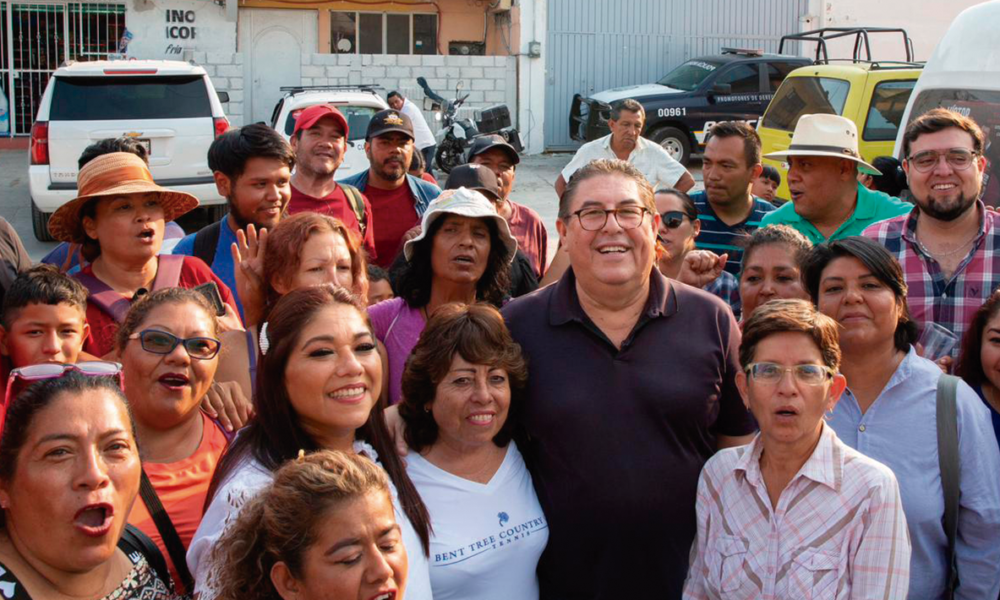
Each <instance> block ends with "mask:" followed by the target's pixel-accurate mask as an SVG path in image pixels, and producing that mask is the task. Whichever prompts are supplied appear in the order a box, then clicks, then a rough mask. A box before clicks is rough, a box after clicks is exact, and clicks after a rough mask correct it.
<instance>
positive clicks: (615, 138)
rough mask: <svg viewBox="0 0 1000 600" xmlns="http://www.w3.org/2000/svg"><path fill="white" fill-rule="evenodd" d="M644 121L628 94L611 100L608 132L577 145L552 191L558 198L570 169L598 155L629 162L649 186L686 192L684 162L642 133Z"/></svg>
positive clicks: (688, 184) (688, 180)
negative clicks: (625, 98)
mask: <svg viewBox="0 0 1000 600" xmlns="http://www.w3.org/2000/svg"><path fill="white" fill-rule="evenodd" d="M645 122H646V111H645V110H644V109H643V108H642V104H639V102H638V101H636V100H633V99H631V98H629V99H627V100H622V101H621V102H617V103H615V105H614V106H613V107H612V108H611V118H610V119H609V120H608V127H610V128H611V133H610V134H608V135H606V136H604V137H602V138H598V139H596V140H594V141H592V142H587V143H586V144H584V145H583V146H580V149H579V150H577V151H576V155H575V156H574V157H573V160H571V161H570V162H569V164H568V165H566V167H565V168H564V169H563V170H562V173H561V174H560V175H559V178H558V179H556V185H555V187H556V194H558V195H559V197H560V198H561V197H562V195H563V191H564V190H565V189H566V182H567V181H569V178H570V177H572V176H573V173H576V172H577V170H579V169H580V168H581V167H583V166H584V165H586V164H587V163H589V162H590V161H593V160H598V159H602V158H606V159H619V160H624V161H626V162H629V163H632V165H633V166H635V168H636V169H639V172H641V173H642V174H643V176H644V177H645V178H646V180H647V181H649V183H650V185H652V186H653V189H659V188H676V189H678V190H681V191H682V192H686V191H688V190H689V189H691V188H692V187H694V177H692V176H691V173H689V172H688V170H687V169H685V168H684V165H682V164H681V163H679V162H677V161H676V160H674V159H673V157H671V156H670V154H668V153H667V151H666V150H664V149H663V147H662V146H660V145H659V144H657V143H655V142H651V141H649V140H647V139H645V138H643V137H642V135H641V134H642V127H643V125H644V124H645Z"/></svg>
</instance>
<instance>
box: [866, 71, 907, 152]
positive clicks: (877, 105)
mask: <svg viewBox="0 0 1000 600" xmlns="http://www.w3.org/2000/svg"><path fill="white" fill-rule="evenodd" d="M916 83H917V80H916V79H911V80H909V81H883V82H882V83H880V84H878V85H876V86H875V90H874V91H873V92H872V103H871V105H870V106H869V107H868V118H867V119H865V128H864V130H862V132H861V139H863V140H865V141H868V142H894V141H896V133H898V132H899V122H900V121H902V120H903V112H904V111H905V110H906V103H907V102H909V100H910V94H911V93H912V92H913V86H914V85H915V84H916Z"/></svg>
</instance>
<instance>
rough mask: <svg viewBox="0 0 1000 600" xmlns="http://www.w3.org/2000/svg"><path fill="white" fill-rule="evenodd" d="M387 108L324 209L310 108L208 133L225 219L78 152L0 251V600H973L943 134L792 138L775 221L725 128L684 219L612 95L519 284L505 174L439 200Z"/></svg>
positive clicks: (952, 222) (983, 333) (496, 170)
mask: <svg viewBox="0 0 1000 600" xmlns="http://www.w3.org/2000/svg"><path fill="white" fill-rule="evenodd" d="M390 105H391V106H392V107H393V108H391V109H388V110H384V111H382V112H379V113H378V114H376V115H374V117H373V118H372V120H371V122H370V124H369V126H368V130H367V135H366V138H365V152H366V155H367V156H368V159H369V162H370V168H369V169H368V170H365V171H363V172H361V173H358V174H357V175H355V176H353V177H351V178H349V179H348V180H345V181H339V180H337V179H336V173H337V169H338V167H339V166H340V164H341V161H342V160H343V156H344V152H345V150H346V140H347V139H348V134H349V131H348V122H347V119H345V118H344V116H343V115H342V114H341V113H340V112H339V111H338V110H337V109H336V108H335V107H333V106H327V105H321V106H315V107H310V108H308V109H306V110H304V111H302V112H301V113H300V114H299V115H298V117H297V120H296V124H295V128H294V133H293V135H292V138H291V142H290V143H287V142H285V141H284V140H283V139H282V137H281V136H280V135H279V134H278V133H277V132H275V131H274V130H272V129H270V128H269V127H267V126H265V125H263V124H254V125H247V126H245V127H242V128H238V129H231V130H230V131H228V132H226V133H224V134H222V135H221V136H219V137H218V138H217V139H216V140H215V142H214V143H213V144H212V147H211V149H210V150H209V156H208V159H209V165H210V166H211V168H212V171H213V173H214V178H215V182H216V186H217V188H218V191H219V193H220V195H222V196H224V197H225V198H226V199H227V202H228V206H229V212H228V214H227V215H226V216H225V217H223V218H222V220H220V221H218V222H215V223H211V224H209V225H207V226H206V227H204V228H202V229H201V230H199V231H197V232H192V233H190V234H189V235H178V234H176V233H175V232H176V231H177V229H178V227H177V225H176V223H175V222H174V221H175V220H176V219H177V218H178V217H180V216H182V215H183V214H185V213H187V212H189V211H190V210H192V209H194V208H195V207H196V206H197V205H198V199H197V198H194V197H193V196H190V195H187V194H183V193H179V192H176V191H173V190H170V189H167V188H164V187H162V186H159V185H157V184H156V183H155V182H154V181H153V179H152V177H151V175H150V173H149V169H148V167H147V163H146V161H147V158H148V157H147V154H146V151H145V149H144V148H143V147H142V146H141V145H139V144H137V143H136V142H135V141H134V140H130V139H127V138H122V139H109V140H101V141H99V142H97V143H95V144H94V145H92V146H91V147H89V148H88V149H87V150H86V151H85V153H84V155H83V156H82V157H81V160H80V163H81V168H80V172H79V177H78V188H79V195H78V197H77V198H76V199H74V200H73V201H71V202H69V203H67V204H66V205H64V206H63V207H61V208H60V209H59V210H58V211H57V212H56V213H55V214H54V215H53V216H52V219H51V221H50V231H51V233H52V235H53V236H54V237H56V238H57V239H59V240H60V241H61V242H63V245H62V246H60V247H59V248H57V249H56V250H55V251H53V252H52V253H51V254H50V255H49V256H48V257H46V259H44V262H47V263H49V264H40V265H37V266H33V265H32V264H31V261H30V260H28V259H27V257H26V253H25V252H24V248H23V246H22V245H21V244H20V242H19V240H17V237H16V234H15V233H14V231H13V229H12V228H10V227H9V226H8V225H7V224H6V223H5V222H0V256H2V257H3V261H2V264H0V291H2V293H3V296H2V314H0V360H2V369H3V378H2V379H0V383H3V384H4V386H5V387H4V389H3V390H2V392H3V394H4V404H3V407H2V409H0V594H2V595H3V597H4V598H16V599H18V600H21V599H25V598H36V599H38V598H61V597H75V598H91V599H98V598H115V599H139V598H142V599H153V600H161V599H173V598H199V599H201V600H215V599H219V600H237V599H243V598H251V599H256V598H259V599H261V600H264V599H269V600H272V599H279V598H280V599H283V600H291V599H293V598H294V599H300V600H318V599H331V598H333V599H338V600H339V599H346V598H351V599H354V598H362V599H366V600H375V599H377V600H402V599H403V598H406V599H408V600H430V599H438V600H447V599H452V598H454V599H459V598H461V599H468V600H495V599H496V600H499V599H507V598H517V599H519V600H521V599H524V600H532V599H541V600H561V599H564V598H565V599H570V598H572V599H579V598H595V599H608V600H612V599H614V600H617V599H619V598H624V597H632V596H639V597H656V598H682V597H683V598H685V599H689V600H696V599H709V598H740V599H751V598H776V599H777V598H782V599H793V598H796V599H797V598H831V599H834V598H835V599H862V598H866V599H867V598H882V599H893V600H904V599H909V600H945V599H947V600H951V599H953V598H955V599H962V600H973V599H975V600H983V599H986V600H994V599H997V598H998V597H1000V391H998V390H1000V290H998V289H997V288H998V287H1000V262H997V261H1000V257H998V256H997V255H996V250H997V249H996V248H995V247H994V246H995V245H996V244H997V240H1000V229H995V228H996V227H997V226H998V225H1000V223H998V222H997V220H998V219H1000V216H998V215H997V213H996V212H995V211H993V210H992V209H990V208H988V207H986V206H985V205H984V204H983V202H982V201H981V200H980V199H979V196H980V193H981V188H982V181H983V172H984V169H985V166H986V159H985V158H984V156H983V150H984V145H985V138H984V134H983V132H982V130H981V129H980V128H979V126H978V125H976V123H975V122H973V121H972V120H970V119H969V118H967V117H965V116H962V115H961V114H958V113H955V112H952V111H948V110H944V109H935V110H932V111H930V112H928V113H926V114H924V115H922V116H920V117H919V118H917V119H915V120H914V121H913V122H912V123H911V124H910V125H908V127H907V129H906V132H905V135H904V147H903V156H904V159H903V160H902V162H901V163H892V162H887V161H875V162H876V164H869V163H868V162H866V161H865V160H864V159H863V158H862V157H861V155H860V154H859V153H858V136H857V129H856V127H855V126H854V124H853V123H851V122H850V121H848V120H847V119H844V118H842V117H838V116H835V115H809V116H804V117H802V118H801V119H800V120H799V122H798V125H797V126H796V129H795V132H794V135H793V137H792V142H791V145H790V147H789V148H788V150H787V151H783V152H780V153H776V154H771V155H768V156H767V158H772V159H779V160H786V161H787V162H788V164H789V170H788V174H787V184H788V189H789V191H790V194H791V201H790V202H788V203H786V204H784V205H782V206H780V207H779V206H776V205H775V204H774V203H773V200H774V197H775V190H776V189H777V188H778V187H779V186H780V184H781V175H780V174H779V173H778V172H777V171H776V170H775V169H773V168H771V167H766V166H765V165H763V164H762V158H763V157H762V150H761V143H760V138H759V137H758V135H757V133H756V131H755V130H754V129H753V128H752V127H750V126H748V125H747V124H746V123H742V122H724V123H719V124H717V125H715V126H714V128H713V129H712V130H711V131H709V133H708V137H707V142H706V148H705V153H704V157H703V179H704V188H705V189H704V191H699V192H693V193H690V192H691V188H692V187H693V186H694V184H695V181H694V178H693V177H692V175H691V174H690V173H689V172H688V171H687V170H686V169H685V168H684V167H683V166H682V165H680V164H678V163H676V161H673V159H672V158H670V156H669V154H667V153H666V152H665V151H663V150H662V148H660V147H659V146H658V145H656V144H654V143H652V142H649V141H648V140H645V139H644V138H642V136H641V132H642V130H643V124H644V121H645V114H644V113H643V109H642V105H641V104H639V103H637V102H635V101H631V100H626V101H623V102H621V103H619V104H617V105H616V106H615V107H614V111H613V112H612V119H611V121H610V129H611V133H610V134H609V135H608V136H606V137H605V138H602V139H599V140H596V141H594V142H591V143H590V144H587V145H585V146H584V147H583V148H581V149H580V151H579V152H578V153H577V155H576V156H575V157H574V158H573V160H572V161H571V162H570V163H569V165H568V166H567V167H566V169H565V170H564V171H563V172H562V173H561V174H560V176H559V178H558V180H557V181H556V182H555V192H556V195H557V196H558V220H557V223H556V229H557V233H558V238H559V247H558V250H557V251H556V253H555V257H554V258H553V260H551V261H548V260H547V258H548V253H547V247H548V234H549V232H547V231H546V229H545V226H544V225H543V223H542V221H541V219H540V217H539V216H538V214H537V213H536V212H535V211H533V210H531V209H530V208H528V207H526V206H524V205H522V204H519V203H517V202H515V200H514V199H513V198H515V197H516V193H515V190H514V187H515V175H516V171H517V166H518V164H519V162H520V157H519V156H518V153H517V152H516V151H515V149H514V148H513V147H511V146H510V145H509V144H508V143H507V142H506V141H505V140H504V139H503V138H502V137H499V136H482V137H479V138H477V139H475V140H474V141H473V142H472V143H471V145H470V148H469V150H468V155H467V157H466V158H467V164H465V165H462V166H460V167H456V168H454V169H452V170H451V172H450V173H448V174H447V177H446V179H445V180H444V184H443V186H441V187H439V186H438V184H437V183H436V181H437V180H436V179H435V178H434V177H433V176H432V174H431V172H430V169H429V166H430V159H431V158H432V157H433V146H432V141H433V140H432V139H431V140H428V137H427V132H424V131H423V128H415V126H414V123H413V120H412V119H411V113H412V112H413V111H415V110H416V109H415V107H414V106H413V105H412V102H410V101H409V100H407V99H405V98H404V97H402V96H401V95H399V94H394V95H392V97H391V98H390ZM417 113H418V114H419V111H417ZM428 154H429V155H430V156H423V155H428ZM415 157H421V158H425V159H426V160H424V161H421V160H420V159H419V158H415ZM904 184H905V186H906V187H907V188H908V190H907V192H906V195H907V200H905V201H904V200H901V199H900V198H899V197H898V196H899V195H900V194H901V193H902V192H901V191H899V190H900V189H901V187H900V186H901V185H904ZM893 186H895V187H893ZM442 188H443V189H442ZM879 190H888V191H889V192H890V193H886V192H885V191H879ZM892 192H895V193H892ZM165 239H169V240H171V241H169V242H165ZM942 331H943V333H942ZM930 333H934V334H935V335H937V336H938V337H941V336H944V337H945V338H946V339H948V340H950V342H951V343H950V348H946V349H945V350H943V351H941V352H940V353H938V354H935V353H934V352H932V351H931V347H930V342H929V341H928V340H929V339H930V337H927V336H928V335H929V334H930ZM949 336H950V337H949ZM937 347H938V346H936V345H935V348H937ZM952 373H954V375H952Z"/></svg>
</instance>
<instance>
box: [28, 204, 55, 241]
mask: <svg viewBox="0 0 1000 600" xmlns="http://www.w3.org/2000/svg"><path fill="white" fill-rule="evenodd" d="M51 216H52V213H47V212H42V211H40V210H38V207H37V206H35V201H34V200H32V201H31V228H32V229H33V230H34V231H35V239H36V240H38V241H39V242H54V241H56V238H54V237H52V235H51V234H50V233H49V217H51Z"/></svg>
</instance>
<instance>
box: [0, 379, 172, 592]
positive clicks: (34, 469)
mask: <svg viewBox="0 0 1000 600" xmlns="http://www.w3.org/2000/svg"><path fill="white" fill-rule="evenodd" d="M85 373H86V374H85ZM112 373H113V374H117V373H118V365H116V364H114V363H81V364H78V365H66V366H63V365H53V364H46V365H35V366H31V367H25V368H23V369H15V371H14V372H13V373H12V377H11V383H12V385H13V387H14V388H16V390H15V393H13V394H11V395H10V396H9V397H8V399H7V402H6V403H5V405H4V407H5V409H6V410H5V414H4V415H3V416H4V419H3V421H2V423H3V425H0V511H2V516H0V597H3V598H5V599H11V600H30V599H32V598H35V599H38V600H53V599H59V598H75V599H86V600H98V599H115V600H168V599H173V598H176V596H175V595H174V593H173V590H172V588H171V584H170V576H169V574H168V573H167V570H166V565H165V563H164V562H163V558H162V556H161V555H160V553H159V551H158V550H157V549H156V546H154V545H153V544H152V542H151V541H150V540H149V539H148V538H147V537H146V536H144V535H143V534H142V533H141V532H139V531H138V530H136V529H134V528H132V527H131V526H127V525H126V520H127V518H128V515H129V510H130V509H131V507H132V506H133V503H134V501H135V499H136V496H137V495H138V493H139V485H140V483H139V482H140V477H141V469H142V467H141V465H140V462H139V451H138V448H137V446H136V440H135V430H134V427H133V425H132V418H131V415H130V414H129V409H128V405H127V403H126V401H125V398H124V396H123V395H122V392H121V390H120V382H119V381H116V379H115V378H114V377H110V376H107V375H109V374H112ZM21 375H23V376H24V378H27V381H19V379H21ZM32 380H34V381H32Z"/></svg>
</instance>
